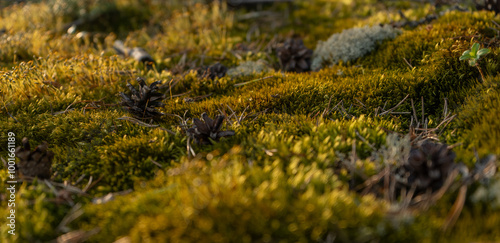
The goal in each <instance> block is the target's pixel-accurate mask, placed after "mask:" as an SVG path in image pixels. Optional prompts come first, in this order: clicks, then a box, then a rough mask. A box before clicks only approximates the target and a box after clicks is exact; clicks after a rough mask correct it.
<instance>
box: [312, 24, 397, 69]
mask: <svg viewBox="0 0 500 243" xmlns="http://www.w3.org/2000/svg"><path fill="white" fill-rule="evenodd" d="M399 33H401V31H400V30H399V29H395V28H393V27H391V26H389V25H384V26H380V25H374V26H372V27H370V26H365V27H356V28H351V29H347V30H344V31H342V33H337V34H333V35H332V36H330V38H328V40H326V41H319V42H318V45H317V46H316V49H315V50H314V53H313V59H312V64H311V68H312V70H318V69H321V68H322V67H324V66H331V65H335V64H337V63H338V62H339V61H340V60H342V61H344V62H348V61H352V60H355V59H357V58H359V57H362V56H364V55H366V54H368V53H369V52H371V51H373V50H374V49H375V47H376V46H377V45H378V44H380V43H381V42H382V41H383V40H386V39H394V38H396V36H397V35H398V34H399Z"/></svg>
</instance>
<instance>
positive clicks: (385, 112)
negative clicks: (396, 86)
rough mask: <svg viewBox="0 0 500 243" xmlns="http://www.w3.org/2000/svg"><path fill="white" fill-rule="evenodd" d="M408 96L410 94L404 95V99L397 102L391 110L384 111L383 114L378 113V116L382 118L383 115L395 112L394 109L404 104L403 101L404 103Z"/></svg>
mask: <svg viewBox="0 0 500 243" xmlns="http://www.w3.org/2000/svg"><path fill="white" fill-rule="evenodd" d="M409 96H410V94H408V95H406V97H405V98H404V99H403V100H401V101H400V102H399V103H398V104H397V105H396V106H394V107H392V108H391V109H389V110H386V111H384V112H382V113H380V114H379V116H383V115H385V114H387V113H389V112H392V111H393V110H395V109H396V108H398V107H399V106H400V105H401V104H403V102H404V101H405V100H406V99H407V98H408V97H409Z"/></svg>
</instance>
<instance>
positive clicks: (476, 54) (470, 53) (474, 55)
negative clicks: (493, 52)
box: [460, 43, 490, 82]
mask: <svg viewBox="0 0 500 243" xmlns="http://www.w3.org/2000/svg"><path fill="white" fill-rule="evenodd" d="M488 53H490V49H488V48H483V49H481V50H479V43H474V44H473V45H472V47H471V48H470V50H467V51H464V53H463V54H462V56H461V57H460V60H469V65H470V66H471V67H474V66H475V67H477V70H479V73H480V74H481V78H482V80H483V82H484V80H485V78H484V73H483V70H482V69H481V67H480V66H479V59H480V58H481V57H482V56H485V55H486V54H488Z"/></svg>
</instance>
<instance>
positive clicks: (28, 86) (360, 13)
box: [0, 0, 500, 242]
mask: <svg viewBox="0 0 500 243" xmlns="http://www.w3.org/2000/svg"><path fill="white" fill-rule="evenodd" d="M63 2H65V1H52V0H51V1H38V2H36V3H35V2H30V3H26V4H19V5H10V6H8V7H6V8H4V9H2V10H0V11H1V12H0V27H5V28H6V30H7V31H6V33H4V34H3V35H0V45H1V50H0V63H1V68H0V134H1V135H0V136H1V139H2V140H3V141H5V139H6V136H7V133H8V132H14V133H15V134H16V141H17V145H20V143H19V141H20V140H21V139H22V137H29V138H30V141H31V145H32V146H36V145H38V144H40V143H42V141H44V140H45V141H47V142H48V143H49V149H50V150H52V151H53V152H54V154H55V159H54V161H53V166H52V170H53V173H54V176H53V177H52V178H51V179H52V180H53V181H55V182H58V183H62V184H63V183H64V182H66V183H71V184H76V183H78V184H77V185H76V186H77V187H80V188H81V189H83V188H84V187H85V185H86V184H88V185H89V186H90V185H91V186H90V189H89V190H88V191H87V193H88V195H86V196H83V197H81V196H77V195H73V196H72V197H71V198H72V200H73V201H74V203H80V204H81V205H82V206H83V212H84V213H83V215H82V216H81V217H79V218H78V219H76V220H75V221H73V222H72V223H71V225H70V229H71V230H92V229H94V228H95V227H99V228H100V231H99V232H98V233H97V234H96V235H94V236H92V238H91V239H90V241H91V242H112V241H114V240H116V239H118V238H121V237H124V236H127V237H129V238H130V239H131V241H132V242H148V241H149V242H163V241H184V242H191V241H210V242H212V241H229V242H232V241H245V242H275V241H278V242H280V241H281V242H290V241H294V242H297V241H300V242H311V241H326V240H327V239H332V237H334V238H335V240H337V241H341V242H368V241H382V242H401V241H410V242H431V241H444V242H448V241H449V242H452V241H457V240H458V241H462V240H465V239H466V240H467V241H469V240H470V241H477V240H498V234H497V232H496V231H494V229H495V228H494V227H495V226H496V225H498V219H499V216H498V210H496V209H493V208H489V207H487V206H485V205H484V202H472V201H471V200H470V197H471V196H470V195H472V193H474V191H475V190H476V188H477V187H478V185H476V184H474V185H472V186H471V187H470V189H469V191H470V193H469V194H468V196H467V203H466V205H465V207H464V211H463V214H462V216H461V217H460V218H459V220H458V221H457V223H456V226H455V228H452V229H451V231H449V232H443V231H441V229H440V227H441V226H442V224H443V223H444V221H445V219H446V216H447V213H448V212H449V209H450V207H451V205H452V204H453V202H454V199H455V197H456V194H457V193H456V192H451V193H447V194H446V195H445V196H444V197H443V199H442V200H440V201H439V202H438V203H437V204H436V205H434V206H433V207H431V208H430V209H429V210H427V211H425V210H424V211H422V212H417V213H415V214H408V215H395V214H394V212H393V211H391V210H392V209H393V207H394V205H389V203H388V202H387V201H384V200H383V199H377V198H375V197H373V196H371V195H365V196H361V195H360V194H358V193H356V192H354V191H350V190H349V189H348V188H352V187H353V186H356V185H359V184H361V183H363V181H362V179H363V178H362V175H364V176H372V175H376V174H377V173H379V172H380V171H381V170H382V169H383V168H384V165H383V164H384V163H385V162H390V163H401V161H397V160H398V158H399V157H398V156H396V155H394V156H393V157H390V158H385V157H384V156H383V154H384V151H385V152H387V151H389V150H390V149H392V150H394V149H396V148H392V147H391V148H388V146H392V145H391V144H386V139H387V137H388V135H389V134H395V133H406V131H407V130H408V128H409V126H410V122H411V116H412V113H413V112H414V111H413V107H412V103H411V101H413V103H414V107H415V113H417V114H418V115H417V116H418V117H419V120H421V118H420V117H421V115H420V114H421V113H424V116H425V117H426V118H427V119H428V120H429V122H428V125H429V127H436V126H438V125H439V122H440V121H441V120H442V119H443V113H444V111H445V108H446V109H447V111H448V112H451V113H454V114H458V115H457V118H455V119H454V120H453V121H452V123H451V124H450V125H448V126H447V127H445V128H444V129H443V131H442V133H441V134H440V136H439V138H440V139H442V140H444V141H446V142H447V143H448V144H454V143H462V146H458V147H456V148H454V151H456V153H457V154H458V156H457V160H458V161H461V162H464V163H465V164H467V165H468V166H470V167H471V168H472V166H473V164H474V163H475V162H476V160H475V158H474V151H475V150H477V151H478V154H479V155H480V157H483V156H484V155H486V154H490V153H495V154H497V155H498V154H499V153H500V150H499V149H498V148H499V146H498V144H500V134H499V133H498V131H500V124H499V123H498V119H497V118H498V113H499V112H500V111H499V108H498V107H500V89H499V88H498V87H499V85H498V84H499V78H498V75H497V74H498V72H499V71H500V70H499V66H498V60H497V59H498V58H497V57H498V55H499V54H500V49H498V48H497V47H496V44H494V43H495V41H496V38H498V36H497V33H496V31H494V30H493V29H494V28H497V27H496V26H495V25H494V23H493V22H492V21H491V20H494V21H496V22H500V19H498V17H495V16H494V14H493V13H488V12H471V13H462V12H450V13H447V14H445V15H443V16H441V17H439V18H438V19H437V20H434V21H433V22H431V23H430V24H428V25H422V26H419V27H417V28H414V29H409V28H408V29H405V30H403V33H402V34H401V35H399V36H398V37H396V38H395V39H394V40H390V41H386V42H384V43H383V44H382V45H380V46H379V47H378V48H376V49H375V50H374V51H373V52H371V53H370V54H368V55H367V56H364V57H360V58H358V59H357V60H353V61H351V62H348V63H338V64H336V65H334V66H331V67H328V68H324V69H322V70H320V71H318V72H309V73H300V74H296V73H282V72H281V71H280V70H277V69H276V70H266V71H264V72H260V73H252V74H250V75H248V76H238V75H236V76H232V77H229V76H226V77H223V78H221V79H217V80H208V79H200V78H199V77H197V75H196V73H195V72H193V71H189V69H193V68H196V67H198V66H201V65H210V64H213V63H215V62H221V63H223V64H224V65H226V66H227V67H228V68H234V67H236V66H238V65H240V64H242V63H245V62H248V61H257V60H264V61H266V62H268V64H269V66H270V67H274V68H278V66H279V65H277V64H276V63H275V62H276V61H277V58H276V56H275V53H274V52H273V47H274V46H275V45H276V43H277V42H279V41H281V40H283V39H284V37H285V36H288V35H292V34H298V35H300V36H302V37H303V39H304V40H305V43H306V45H307V46H308V47H309V48H311V49H314V46H315V45H316V43H317V42H318V41H319V40H325V39H327V38H328V36H331V35H332V34H334V33H339V32H341V31H342V30H344V29H347V28H351V27H354V26H364V25H366V24H368V23H373V22H374V21H375V22H380V23H389V22H390V21H391V20H395V21H399V20H400V19H401V18H400V16H398V10H402V11H403V12H404V13H405V14H406V16H407V17H408V18H409V19H418V18H421V17H423V16H425V15H427V14H429V13H431V12H432V11H433V9H432V7H431V6H429V5H421V4H418V3H416V2H415V1H396V2H390V3H389V2H385V1H371V0H367V1H296V3H294V5H292V6H291V7H292V9H288V10H293V11H290V12H289V13H290V15H289V16H288V17H289V18H287V17H286V15H282V12H281V11H283V12H286V11H287V8H289V7H288V6H287V5H274V6H270V7H271V8H270V10H278V13H277V14H276V15H269V16H267V15H266V16H264V17H265V18H257V19H255V21H253V20H254V19H250V20H248V19H247V20H245V19H242V18H241V16H242V14H247V13H249V12H248V11H249V10H246V9H238V10H232V9H228V8H227V7H226V6H225V5H219V4H212V5H206V4H201V3H197V4H192V3H186V2H185V1H129V0H113V1H99V0H87V1H84V2H85V3H88V4H87V5H86V7H85V8H84V9H85V11H86V12H85V11H81V12H80V11H76V10H75V9H77V7H75V6H78V5H79V4H83V3H84V2H82V3H80V2H76V1H71V2H68V3H73V4H76V5H75V6H70V5H68V6H66V7H67V8H63V9H61V11H59V12H57V11H55V10H56V9H55V8H54V6H55V5H56V3H57V4H62V3H63ZM198 2H201V1H198ZM61 7H62V6H61ZM35 9H36V10H37V11H35ZM26 13H30V14H26ZM100 13H116V14H117V15H114V17H113V18H112V19H110V18H108V17H105V16H104V15H101V14H100ZM88 14H91V15H92V14H93V16H97V17H95V18H94V19H87V21H86V22H85V23H84V24H82V25H81V26H79V27H77V32H76V33H75V34H65V33H63V32H61V31H59V30H60V28H61V27H62V26H63V25H64V24H66V23H67V22H68V21H73V20H75V19H77V18H80V17H82V16H87V17H88ZM248 16H250V17H252V15H251V14H250V15H246V16H244V17H247V18H248ZM266 18H267V19H266ZM270 19H271V20H272V21H270ZM97 21H98V22H100V23H102V25H96V24H95V22H97ZM273 21H274V22H273ZM271 22H272V23H276V25H272V24H269V23H271ZM492 28H493V29H492ZM292 30H293V32H291V31H292ZM80 31H87V34H84V33H80V34H78V32H80ZM110 32H112V33H110ZM257 33H260V34H257ZM472 37H474V39H473V40H471V39H472ZM117 39H122V40H124V42H125V44H126V45H127V46H131V47H135V46H139V47H144V48H145V49H146V50H147V51H148V52H150V54H151V55H152V56H153V58H154V59H155V61H156V63H157V65H156V66H154V67H153V69H151V70H147V69H145V67H144V65H143V64H140V63H138V62H136V61H135V60H133V59H130V58H122V57H118V56H116V55H115V52H114V50H113V49H112V44H113V42H114V41H115V40H117ZM472 42H482V43H483V44H484V43H492V44H491V45H490V46H489V48H490V49H491V50H492V53H491V54H488V55H487V56H485V57H484V58H483V59H482V60H481V63H480V65H481V67H482V68H483V70H485V73H486V74H487V81H486V82H485V83H484V84H483V83H480V76H479V72H478V70H477V69H476V68H475V67H470V66H469V65H467V63H466V62H461V61H459V56H460V55H461V54H462V53H463V51H464V50H467V49H469V48H470V46H471V43H472ZM405 59H406V61H407V62H408V63H406V61H405ZM136 77H143V78H144V79H146V82H147V83H151V82H152V81H156V80H161V81H162V87H160V89H159V91H160V92H162V93H164V94H165V96H166V97H167V98H166V99H165V100H164V101H163V102H164V103H165V104H166V106H165V107H162V108H160V109H159V110H160V111H161V112H163V113H166V114H168V115H166V116H164V117H162V118H161V119H158V120H157V121H154V122H153V121H148V120H145V121H143V122H145V123H146V124H150V125H152V126H156V125H158V126H161V127H160V128H153V127H146V126H141V125H137V124H134V123H132V122H129V121H125V120H120V119H118V118H120V117H123V116H129V114H127V113H126V112H125V111H124V110H123V109H121V107H120V106H119V105H118V103H119V102H120V97H119V96H117V93H118V92H127V87H126V83H127V82H133V80H135V79H136ZM248 81H252V82H249V83H245V82H248ZM407 96H408V98H407V100H406V101H405V102H402V103H401V104H399V103H400V102H401V101H402V100H403V99H404V98H405V97H407ZM185 98H191V99H193V100H194V102H186V101H189V100H190V99H185ZM198 98H199V99H198ZM445 100H446V106H445ZM422 101H423V108H422V103H421V102H422ZM398 104H399V106H398V107H397V108H396V109H395V110H393V111H394V112H398V113H397V114H396V113H392V114H385V115H383V116H381V115H380V113H382V112H383V110H385V111H387V110H388V109H390V108H393V107H395V106H396V105H398ZM203 112H207V114H209V116H210V117H214V116H215V115H217V114H219V113H222V114H225V115H226V118H227V120H226V122H225V124H224V127H223V129H230V130H235V132H236V134H235V136H232V137H228V138H224V139H221V140H220V141H219V142H218V143H215V144H211V145H197V144H194V143H193V142H192V141H191V142H190V144H188V139H187V136H186V134H185V129H186V128H187V127H186V126H185V125H186V124H185V123H184V121H181V119H179V117H176V116H173V115H178V116H180V117H183V118H182V119H183V120H184V119H186V122H187V125H188V126H190V125H192V120H193V118H195V117H200V115H201V114H202V113H203ZM243 118H244V119H243ZM237 120H238V121H237ZM443 127H444V126H443V125H441V126H440V128H443ZM161 128H163V129H161ZM164 129H169V130H171V131H174V134H175V135H174V134H172V133H169V132H167V131H165V130H164ZM391 136H394V135H391ZM188 146H189V147H191V149H192V150H193V151H194V152H195V154H196V155H192V153H191V152H190V153H188ZM353 147H355V153H354V154H355V155H356V156H355V157H352V155H353V152H352V150H353ZM6 154H7V148H6V146H0V156H3V157H5V156H6ZM381 154H382V155H381ZM353 160H354V167H355V168H356V170H358V172H359V174H358V175H352V174H351V173H348V171H346V170H345V169H342V163H346V161H348V162H349V163H351V162H352V161H353ZM389 160H390V161H389ZM361 174H362V175H361ZM7 175H8V172H7V171H6V169H5V168H2V169H0V178H1V179H2V181H5V180H6V179H7ZM494 180H497V179H494ZM5 184H6V183H3V184H2V185H5ZM2 188H5V187H2ZM127 189H133V190H134V191H133V192H132V193H131V194H130V195H126V196H118V195H116V196H115V200H113V201H111V202H108V203H103V204H93V203H91V202H90V201H91V200H90V199H92V198H94V197H98V196H103V195H106V194H107V193H110V192H117V191H121V190H127ZM0 192H1V193H2V196H3V195H8V194H7V193H8V192H7V191H6V190H5V189H2V190H0ZM16 196H17V198H18V199H19V201H18V205H19V208H18V215H17V217H18V222H19V225H18V228H19V235H18V236H16V237H17V238H15V239H14V238H12V240H13V241H19V242H24V241H26V242H28V241H29V242H36V241H37V240H38V241H50V240H53V239H55V238H57V237H58V236H60V235H62V234H63V233H65V232H66V230H61V229H60V228H58V225H59V224H60V222H61V220H62V218H63V217H64V216H65V215H67V214H68V213H69V211H70V209H71V206H69V205H70V204H71V203H68V202H63V203H62V204H60V203H59V204H57V203H56V202H55V201H54V200H53V199H55V198H57V196H56V195H55V192H54V191H53V190H52V189H50V188H49V187H48V186H47V185H46V184H45V183H40V182H36V181H35V182H24V184H23V186H22V188H21V189H20V190H19V191H18V193H17V194H16ZM5 203H6V202H5V201H4V202H2V203H0V205H1V206H2V207H4V208H8V207H7V206H6V205H5ZM6 213H7V211H2V215H4V216H5V215H6ZM2 218H6V217H3V216H2ZM0 227H2V228H1V229H2V233H1V234H2V238H5V237H4V236H7V235H6V232H7V231H6V228H5V227H6V224H2V225H1V226H0ZM464 229H467V230H464ZM9 239H10V238H9Z"/></svg>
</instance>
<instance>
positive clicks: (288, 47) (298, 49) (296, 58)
mask: <svg viewBox="0 0 500 243" xmlns="http://www.w3.org/2000/svg"><path fill="white" fill-rule="evenodd" d="M277 54H278V58H279V60H280V64H281V66H282V67H283V69H284V70H285V71H292V72H298V73H300V72H305V71H309V70H311V57H312V54H313V51H312V50H311V49H308V48H307V47H306V46H304V42H302V40H301V39H294V38H289V39H287V40H286V41H285V42H284V43H283V44H281V45H280V46H279V47H278V48H277Z"/></svg>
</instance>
